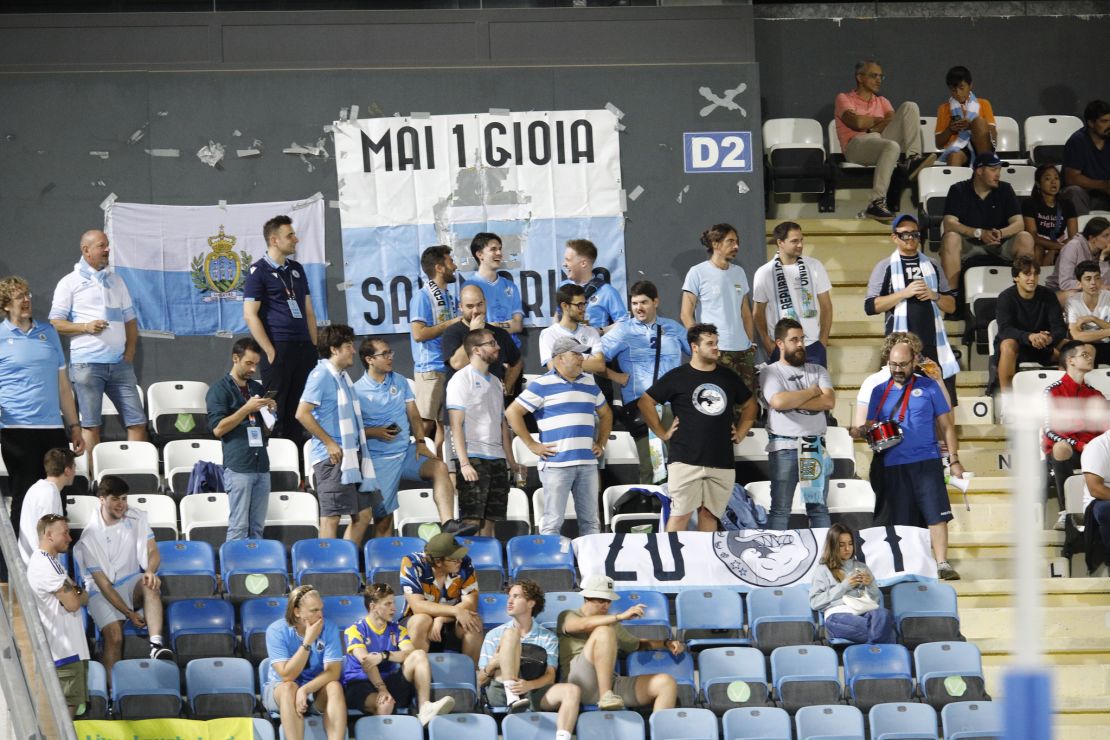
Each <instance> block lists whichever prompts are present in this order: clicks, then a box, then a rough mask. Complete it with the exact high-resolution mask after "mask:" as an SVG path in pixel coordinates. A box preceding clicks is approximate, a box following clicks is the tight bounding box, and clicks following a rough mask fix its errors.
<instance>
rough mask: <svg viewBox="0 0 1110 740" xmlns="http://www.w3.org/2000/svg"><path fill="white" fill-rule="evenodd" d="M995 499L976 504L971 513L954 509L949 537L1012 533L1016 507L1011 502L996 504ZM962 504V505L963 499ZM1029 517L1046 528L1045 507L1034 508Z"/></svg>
mask: <svg viewBox="0 0 1110 740" xmlns="http://www.w3.org/2000/svg"><path fill="white" fill-rule="evenodd" d="M969 498H970V497H969ZM994 498H997V497H992V502H991V503H980V502H978V501H976V502H974V503H973V504H972V505H971V511H968V510H967V509H966V508H964V507H963V506H959V507H958V508H956V509H954V510H953V512H952V513H953V514H954V515H955V519H953V520H952V521H951V522H949V524H948V533H949V536H954V535H956V534H967V535H974V534H982V533H984V532H992V533H1009V532H1011V531H1012V530H1013V528H1014V518H1015V508H1014V505H1013V503H1011V502H1009V501H1006V502H997V503H996V502H994ZM960 502H961V503H962V497H961V498H960ZM1029 515H1030V517H1031V518H1032V519H1033V521H1034V522H1035V523H1036V525H1037V527H1039V528H1043V527H1044V518H1045V517H1044V506H1035V507H1033V509H1032V510H1031V511H1030V514H1029Z"/></svg>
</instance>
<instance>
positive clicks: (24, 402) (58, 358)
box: [0, 319, 66, 428]
mask: <svg viewBox="0 0 1110 740" xmlns="http://www.w3.org/2000/svg"><path fill="white" fill-rule="evenodd" d="M65 366H66V358H65V355H63V354H62V343H61V341H60V340H59V339H58V332H57V331H55V330H54V327H53V326H51V325H50V324H40V323H39V322H37V321H32V322H31V328H30V329H29V330H28V331H27V333H26V334H24V333H23V332H22V331H21V330H20V329H19V328H18V327H17V326H15V325H14V324H13V323H12V322H10V321H8V320H7V319H4V321H3V323H0V422H2V423H3V426H5V427H43V428H45V427H60V426H62V414H61V411H60V410H59V405H58V404H59V398H60V397H59V395H58V371H59V370H64V369H65Z"/></svg>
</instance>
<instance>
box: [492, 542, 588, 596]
mask: <svg viewBox="0 0 1110 740" xmlns="http://www.w3.org/2000/svg"><path fill="white" fill-rule="evenodd" d="M506 553H507V555H508V563H509V578H510V579H512V580H516V579H518V578H530V579H531V580H533V581H535V582H536V583H538V584H540V586H541V587H542V588H543V590H544V592H547V591H570V590H571V589H573V588H574V550H573V548H571V546H570V540H569V539H567V538H566V537H562V536H561V535H557V534H548V535H541V534H537V535H524V536H523V537H513V538H512V539H511V540H509V545H508V548H507V549H506Z"/></svg>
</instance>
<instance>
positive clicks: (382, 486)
mask: <svg viewBox="0 0 1110 740" xmlns="http://www.w3.org/2000/svg"><path fill="white" fill-rule="evenodd" d="M430 459H431V458H427V457H424V456H423V455H418V454H416V444H410V445H409V448H408V449H407V450H405V451H404V452H402V453H401V454H399V455H390V456H389V457H375V458H374V477H376V478H377V479H378V489H379V490H380V491H381V493H382V503H381V504H378V505H375V506H374V518H375V519H381V518H383V517H387V516H389V515H390V514H392V513H393V512H395V511H397V488H398V487H399V486H400V485H401V479H402V478H403V479H405V480H420V479H421V478H420V466H422V465H423V464H424V463H425V462H427V461H428V460H430Z"/></svg>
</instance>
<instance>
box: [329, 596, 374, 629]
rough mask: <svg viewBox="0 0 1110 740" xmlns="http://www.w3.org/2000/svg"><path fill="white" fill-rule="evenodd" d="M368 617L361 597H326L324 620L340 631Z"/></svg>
mask: <svg viewBox="0 0 1110 740" xmlns="http://www.w3.org/2000/svg"><path fill="white" fill-rule="evenodd" d="M365 616H366V605H365V604H363V601H362V597H361V596H325V597H324V619H326V620H328V621H329V622H331V623H332V624H334V625H335V626H336V627H337V628H338V629H339V631H340V633H342V632H343V630H345V629H347V628H348V627H350V626H351V625H352V624H354V623H355V622H357V621H358V620H360V619H362V618H363V617H365Z"/></svg>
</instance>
